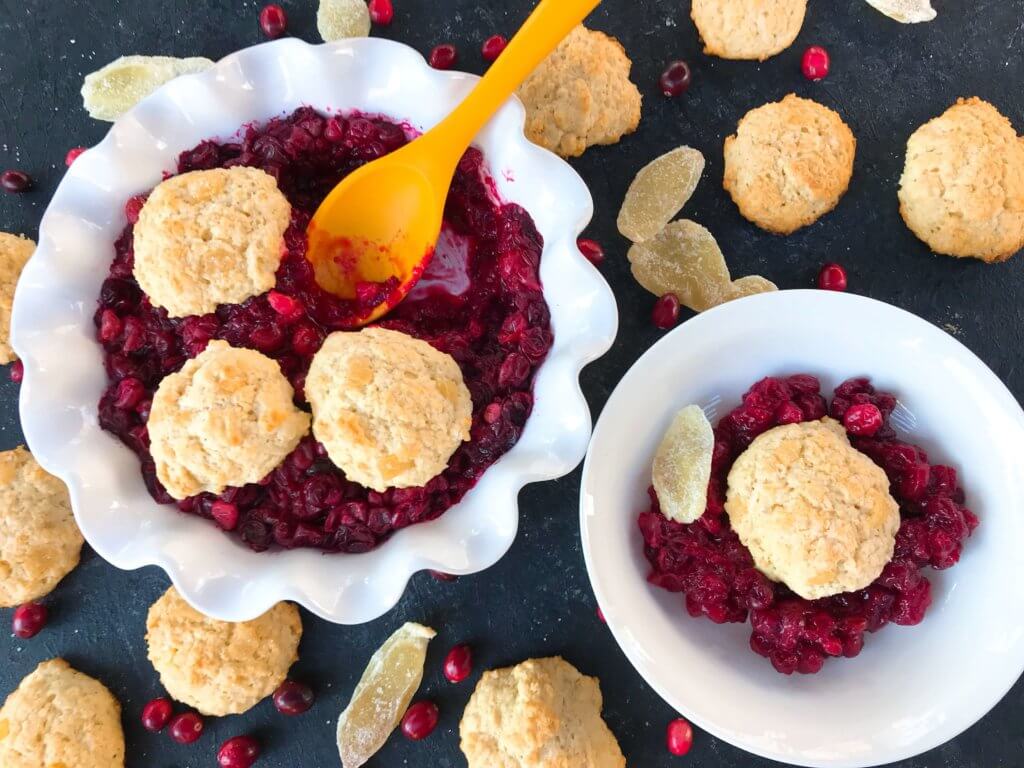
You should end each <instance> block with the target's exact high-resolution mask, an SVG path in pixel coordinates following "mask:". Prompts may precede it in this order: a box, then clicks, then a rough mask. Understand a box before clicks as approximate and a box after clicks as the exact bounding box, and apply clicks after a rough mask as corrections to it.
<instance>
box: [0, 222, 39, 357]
mask: <svg viewBox="0 0 1024 768" xmlns="http://www.w3.org/2000/svg"><path fill="white" fill-rule="evenodd" d="M35 249H36V244H35V243H33V242H32V241H31V240H29V239H28V238H27V237H19V236H18V235H11V234H8V233H7V232H0V363H9V362H11V361H12V360H14V358H15V354H14V350H13V349H11V341H10V338H9V337H10V334H11V307H13V306H14V287H15V286H16V285H17V284H18V278H19V277H20V276H21V270H22V268H24V266H25V264H26V263H27V262H28V259H29V256H31V255H32V253H33V252H34V251H35Z"/></svg>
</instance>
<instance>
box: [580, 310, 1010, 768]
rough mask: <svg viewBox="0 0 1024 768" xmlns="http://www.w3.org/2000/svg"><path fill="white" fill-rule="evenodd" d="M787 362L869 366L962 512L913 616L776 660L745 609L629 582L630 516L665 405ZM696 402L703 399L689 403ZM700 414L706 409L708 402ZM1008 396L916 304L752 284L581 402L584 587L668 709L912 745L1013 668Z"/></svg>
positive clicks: (796, 744) (760, 750) (874, 761)
mask: <svg viewBox="0 0 1024 768" xmlns="http://www.w3.org/2000/svg"><path fill="white" fill-rule="evenodd" d="M796 372H806V373H812V374H815V375H819V376H820V377H821V378H822V384H823V389H824V388H828V391H829V392H831V387H833V386H835V385H836V384H838V383H839V382H840V381H842V380H844V379H846V378H848V377H851V376H856V375H870V376H871V378H872V379H873V381H874V383H875V384H876V385H877V386H878V387H879V388H881V389H884V390H887V391H891V392H893V393H894V394H896V395H897V396H898V397H899V399H900V402H901V403H902V404H903V405H904V406H905V408H906V410H905V411H903V410H902V409H901V416H902V418H901V419H900V420H899V422H900V425H901V426H903V427H906V428H907V431H908V432H909V433H910V434H911V435H912V439H913V442H917V443H919V444H921V445H922V446H923V447H924V448H925V449H926V450H927V451H929V454H930V456H931V457H932V460H933V461H937V462H938V461H941V462H943V463H949V464H952V465H953V466H955V467H957V468H958V469H959V470H960V474H961V480H962V482H963V484H964V487H965V491H966V493H967V503H968V506H969V507H971V509H973V510H974V511H975V512H976V513H977V514H978V515H979V517H980V518H981V526H980V528H979V529H978V530H977V531H976V532H975V534H974V536H973V537H972V538H971V539H970V540H969V541H968V543H967V545H966V547H965V551H964V556H963V559H962V560H961V562H960V563H959V564H958V565H957V566H955V567H954V568H952V569H950V570H947V571H944V572H942V573H934V574H932V575H930V578H931V579H932V582H933V586H934V602H933V604H932V607H931V609H930V610H929V612H928V615H927V616H926V618H925V620H924V622H923V623H922V624H920V625H918V626H916V627H898V626H889V627H886V628H885V629H883V630H882V631H881V632H879V633H877V634H875V635H869V636H868V637H867V640H866V643H865V648H864V651H863V652H862V653H861V655H860V656H859V657H857V658H855V659H842V660H836V661H830V662H827V663H826V665H825V668H824V670H823V671H822V672H821V673H819V674H817V675H811V676H799V675H794V676H793V677H784V676H783V675H780V674H778V673H777V672H775V671H774V669H772V667H771V665H770V664H769V663H768V662H767V660H766V659H763V658H761V657H760V656H756V655H755V654H753V653H752V652H751V651H750V649H749V646H748V641H749V638H750V626H749V623H748V624H740V625H736V624H734V625H722V626H716V625H714V624H712V623H711V622H710V621H707V620H705V619H693V618H690V617H689V616H688V615H687V614H686V610H685V608H684V606H683V600H682V596H681V595H678V594H671V593H669V592H666V591H664V590H662V589H658V588H656V587H654V586H652V585H649V584H648V583H647V582H646V580H645V579H646V576H647V573H648V564H647V561H646V560H645V558H644V555H643V545H642V541H641V539H640V534H639V532H638V530H637V526H636V517H637V514H638V513H639V512H641V511H643V510H646V509H647V496H646V491H647V487H648V486H649V485H650V467H651V460H652V458H653V455H654V451H655V449H656V447H657V444H658V442H659V441H660V438H661V435H662V433H663V431H664V430H665V428H666V427H667V426H668V424H669V422H670V420H671V417H672V415H673V414H674V413H675V412H676V411H677V410H678V409H679V408H681V407H683V406H685V405H687V404H689V403H697V404H699V405H701V406H702V407H704V408H705V409H706V410H708V411H713V412H715V417H716V418H717V417H721V416H723V415H724V414H725V413H726V412H727V411H728V410H729V409H731V408H733V407H735V405H738V403H739V399H740V396H741V395H742V394H743V392H745V391H746V389H747V388H748V387H749V385H750V384H753V383H754V382H755V381H756V380H758V379H760V378H762V377H764V376H768V375H772V374H784V373H796ZM709 415H711V414H709ZM714 420H715V418H712V421H714ZM1022 444H1024V413H1022V411H1021V408H1020V406H1019V405H1018V404H1017V402H1016V401H1015V400H1014V398H1013V396H1012V395H1011V394H1010V393H1009V391H1008V390H1007V389H1006V387H1005V386H1003V384H1002V383H1001V382H1000V381H999V380H998V379H997V378H996V376H995V375H994V374H993V373H992V372H991V371H990V370H989V369H988V368H986V367H985V365H984V364H983V363H982V362H981V361H980V360H979V359H978V358H977V357H975V356H974V355H973V354H972V353H971V352H970V351H968V350H967V349H966V348H965V347H964V346H962V345H961V344H960V343H959V342H957V341H956V340H955V339H953V338H952V337H950V336H948V335H947V334H945V333H944V332H942V331H940V330H939V329H937V328H935V327H933V326H932V325H930V324H928V323H927V322H925V321H924V320H921V319H920V318H918V317H915V316H913V315H911V314H908V313H906V312H904V311H902V310H899V309H896V308H894V307H891V306H888V305H886V304H882V303H879V302H876V301H872V300H870V299H866V298H861V297H858V296H851V295H848V294H837V293H830V292H825V291H784V292H781V293H773V294H764V295H761V296H755V297H751V298H747V299H743V300H740V301H736V302H733V303H730V304H726V305H724V306H722V307H719V308H717V309H714V310H711V311H709V312H706V313H704V314H703V315H700V316H698V317H696V318H694V319H693V320H690V321H688V322H686V323H685V324H683V325H682V326H681V327H680V328H678V329H676V330H675V331H673V332H672V333H670V334H669V335H668V336H666V337H665V338H664V339H663V340H662V341H660V342H659V343H658V344H656V345H655V346H654V347H652V348H651V349H650V350H649V351H648V352H647V353H646V354H645V355H644V356H643V357H641V358H640V360H639V361H638V362H637V363H636V364H635V365H634V366H633V368H632V369H631V370H630V371H629V373H628V374H627V375H626V376H625V378H623V380H622V381H621V382H620V384H619V386H618V388H617V389H616V390H615V392H614V393H613V394H612V397H611V399H610V400H609V401H608V404H607V406H606V407H605V409H604V411H603V412H602V414H601V417H600V419H599V421H598V424H597V427H596V428H595V431H594V438H593V441H592V443H591V446H590V451H589V454H588V457H587V461H586V463H585V465H584V470H583V482H582V491H581V498H580V503H581V509H580V517H581V524H582V535H583V550H584V554H585V556H586V561H587V568H588V570H589V573H590V579H591V582H592V584H593V587H594V591H595V593H596V596H597V599H598V602H599V604H600V606H601V608H602V610H603V612H604V615H605V617H606V618H607V620H608V625H609V627H610V628H611V631H612V632H613V633H614V635H615V638H616V640H617V641H618V643H619V645H620V646H621V647H622V649H623V651H624V652H625V653H626V655H627V656H628V657H629V659H630V661H631V662H632V663H633V665H634V666H635V667H636V669H637V671H639V673H640V674H641V675H642V676H643V677H644V679H645V680H647V682H648V683H649V684H650V685H651V686H652V687H653V688H654V689H655V690H656V691H657V692H658V693H659V694H660V695H661V696H662V698H664V699H665V700H666V701H667V702H668V703H669V704H671V705H672V706H673V707H675V708H676V709H677V710H678V711H679V712H680V713H681V714H683V715H685V716H686V717H688V718H690V719H691V720H692V721H693V722H694V723H695V724H696V725H698V726H700V727H701V728H703V729H704V730H706V731H709V732H711V733H712V734H714V735H715V736H717V737H719V738H721V739H723V740H725V741H727V742H729V743H731V744H734V745H736V746H738V747H741V748H743V749H746V750H748V751H750V752H753V753H756V754H758V755H761V756H764V757H768V758H772V759H774V760H779V761H781V762H785V763H791V764H795V765H801V766H815V767H818V766H822V767H823V766H828V767H830V768H854V767H856V768H861V767H862V766H874V765H879V764H882V763H888V762H892V761H896V760H902V759H905V758H908V757H911V756H913V755H917V754H919V753H921V752H924V751H925V750H928V749H931V748H932V747H936V746H938V745H940V744H942V743H944V742H945V741H947V740H949V739H952V738H953V737H955V736H956V735H958V734H959V733H960V732H961V731H963V730H964V729H965V728H967V727H968V726H970V725H971V724H972V723H974V722H975V721H977V720H978V719H979V718H981V717H982V716H983V715H984V714H985V713H986V712H988V711H989V709H991V708H992V707H993V706H994V705H995V704H996V702H998V701H999V700H1000V699H1001V698H1002V697H1003V696H1004V695H1005V693H1006V692H1007V691H1008V690H1009V689H1010V687H1011V686H1012V685H1013V683H1014V682H1015V681H1016V680H1017V678H1018V677H1019V676H1020V674H1021V671H1022V669H1024V616H1022V615H1021V611H1020V606H1021V605H1024V579H1021V578H1020V570H1019V569H1020V563H1021V558H1020V546H1021V542H1022V541H1024V516H1022V515H1021V513H1020V508H1021V504H1022V502H1024V454H1022V453H1021V450H1020V446H1021V445H1022Z"/></svg>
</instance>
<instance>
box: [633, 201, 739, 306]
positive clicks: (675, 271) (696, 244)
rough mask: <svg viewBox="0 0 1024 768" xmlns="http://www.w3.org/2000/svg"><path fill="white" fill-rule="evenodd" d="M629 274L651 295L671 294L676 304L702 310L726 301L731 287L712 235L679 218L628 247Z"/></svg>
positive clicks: (698, 226)
mask: <svg viewBox="0 0 1024 768" xmlns="http://www.w3.org/2000/svg"><path fill="white" fill-rule="evenodd" d="M628 258H629V263H630V264H631V265H632V270H633V277H635V278H636V279H637V282H638V283H640V285H642V286H643V287H644V288H646V289H647V290H648V291H650V292H651V293H653V294H654V295H655V296H664V295H665V294H666V293H672V294H675V296H676V298H678V299H679V301H680V303H682V304H684V305H686V306H687V307H689V308H690V309H693V310H696V311H697V312H703V311H704V310H706V309H710V308H711V307H714V306H716V305H718V304H721V303H722V302H723V301H725V300H726V298H727V296H728V295H729V293H730V291H731V290H732V280H731V279H730V277H729V268H728V267H727V266H726V264H725V257H724V256H723V255H722V251H721V249H720V248H719V247H718V243H717V242H716V241H715V238H714V236H713V235H712V234H711V233H710V232H708V230H707V229H705V228H704V227H702V226H701V225H700V224H697V223H695V222H693V221H688V220H686V219H681V220H679V221H673V222H672V223H671V224H669V225H667V226H666V227H665V228H664V229H663V230H662V231H661V232H660V233H658V235H657V236H656V237H654V238H652V239H651V240H648V241H646V242H643V243H636V244H634V245H633V247H632V248H630V249H629V254H628Z"/></svg>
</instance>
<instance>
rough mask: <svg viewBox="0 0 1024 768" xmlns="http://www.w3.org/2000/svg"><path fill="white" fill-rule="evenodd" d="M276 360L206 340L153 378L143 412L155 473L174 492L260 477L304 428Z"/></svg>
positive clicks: (304, 418)
mask: <svg viewBox="0 0 1024 768" xmlns="http://www.w3.org/2000/svg"><path fill="white" fill-rule="evenodd" d="M294 396H295V392H294V391H293V390H292V385H291V384H289V383H288V379H286V378H285V377H284V374H283V373H281V369H280V368H279V367H278V365H277V363H276V362H275V361H273V360H271V359H270V358H269V357H266V356H265V355H262V354H260V353H259V352H256V351H254V350H251V349H235V348H234V347H231V346H230V345H229V344H228V343H227V342H226V341H219V340H218V341H211V342H210V343H209V344H208V345H207V347H206V349H205V350H203V352H202V353H200V354H199V356H198V357H196V358H194V359H192V360H189V361H188V362H186V363H185V365H184V366H183V367H182V369H181V370H180V371H178V372H177V373H172V374H171V375H170V376H168V377H166V378H165V379H164V380H163V381H161V382H160V386H159V387H157V390H156V394H155V395H153V406H152V408H151V409H150V412H149V422H148V424H147V426H148V428H149V439H150V451H151V452H152V454H153V460H154V461H155V462H156V475H157V477H158V478H159V480H160V482H161V483H162V484H163V486H164V488H166V489H167V492H168V493H169V494H170V495H171V496H173V497H174V498H176V499H184V498H186V497H188V496H194V495H195V494H197V493H200V492H202V491H208V492H210V493H220V492H221V491H223V490H224V489H225V488H226V487H227V486H229V485H231V486H240V485H245V484H246V483H256V482H259V481H260V480H262V479H263V478H264V477H266V476H267V474H268V473H269V472H270V471H271V470H272V469H274V468H275V467H276V466H277V465H278V464H280V463H281V461H282V460H283V459H284V457H285V456H287V455H288V454H289V453H291V452H292V451H293V450H295V446H297V445H298V444H299V441H300V440H301V439H302V438H303V437H304V436H305V435H306V433H307V432H309V414H307V413H305V412H304V411H300V410H299V409H298V408H296V407H295V403H294V402H293V398H294Z"/></svg>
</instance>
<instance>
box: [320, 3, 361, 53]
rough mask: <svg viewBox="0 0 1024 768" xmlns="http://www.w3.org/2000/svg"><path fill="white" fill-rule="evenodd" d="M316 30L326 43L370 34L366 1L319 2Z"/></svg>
mask: <svg viewBox="0 0 1024 768" xmlns="http://www.w3.org/2000/svg"><path fill="white" fill-rule="evenodd" d="M316 28H317V30H319V32H320V37H322V38H323V39H324V40H325V41H327V42H328V43H330V42H332V41H334V40H344V39H345V38H347V37H366V36H367V35H369V34H370V9H369V7H368V6H367V5H366V0H320V7H319V8H318V9H317V12H316Z"/></svg>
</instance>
